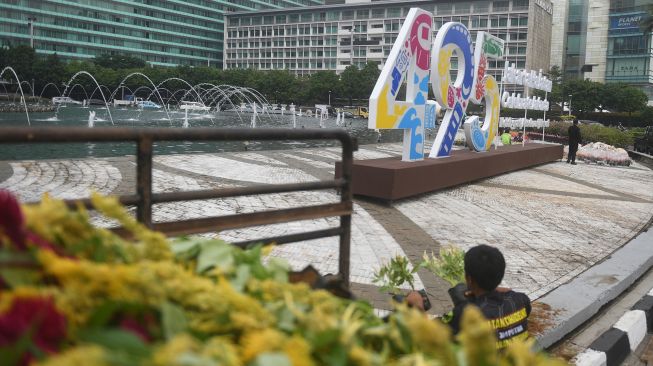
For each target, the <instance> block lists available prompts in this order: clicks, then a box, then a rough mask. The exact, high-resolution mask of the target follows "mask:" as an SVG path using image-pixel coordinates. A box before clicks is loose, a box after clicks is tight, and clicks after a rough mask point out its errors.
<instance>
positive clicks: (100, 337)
mask: <svg viewBox="0 0 653 366" xmlns="http://www.w3.org/2000/svg"><path fill="white" fill-rule="evenodd" d="M78 337H79V340H80V341H82V342H87V343H93V344H97V345H99V346H102V347H104V348H107V349H108V350H111V351H113V352H116V353H118V354H124V355H125V356H127V357H129V358H133V359H143V358H145V357H147V356H148V355H149V354H150V350H149V348H148V347H147V345H145V343H143V341H142V340H141V339H140V338H139V337H138V336H136V335H135V334H134V333H132V332H128V331H124V330H121V329H107V328H105V329H85V330H82V331H80V332H79V335H78Z"/></svg>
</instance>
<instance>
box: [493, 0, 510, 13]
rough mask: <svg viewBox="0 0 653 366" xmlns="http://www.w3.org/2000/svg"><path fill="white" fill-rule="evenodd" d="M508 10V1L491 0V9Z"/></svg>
mask: <svg viewBox="0 0 653 366" xmlns="http://www.w3.org/2000/svg"><path fill="white" fill-rule="evenodd" d="M508 10H510V2H509V1H493V2H492V11H508Z"/></svg>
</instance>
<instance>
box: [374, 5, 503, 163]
mask: <svg viewBox="0 0 653 366" xmlns="http://www.w3.org/2000/svg"><path fill="white" fill-rule="evenodd" d="M431 19H432V14H431V13H429V12H427V11H425V10H422V9H418V8H413V9H411V10H410V12H409V13H408V16H407V17H406V20H405V22H404V25H403V26H402V27H401V30H400V31H399V35H398V37H397V40H396V41H395V44H394V46H393V47H392V51H391V52H390V55H389V57H388V59H387V61H386V63H385V66H384V67H383V70H382V71H381V75H380V76H379V79H378V80H377V82H376V85H375V86H374V90H373V91H372V95H371V96H370V116H369V124H368V127H369V128H388V129H404V149H403V155H402V160H405V161H415V160H422V159H423V158H424V143H425V141H424V128H429V127H435V118H436V111H437V109H438V107H439V106H442V108H445V109H446V112H445V115H444V118H443V119H442V123H441V126H440V129H439V131H438V134H437V136H436V138H435V142H434V143H433V147H432V148H431V153H430V155H429V156H430V157H446V156H449V154H450V152H451V147H452V145H453V143H454V138H455V136H456V132H457V131H458V129H459V128H460V124H461V122H463V118H464V115H465V110H466V109H467V106H468V105H469V102H472V103H476V104H480V103H482V101H483V100H485V105H486V108H485V111H486V112H485V118H484V120H483V121H479V119H478V117H471V118H467V119H466V120H465V133H466V135H467V143H468V145H469V147H470V148H471V149H473V150H476V151H486V150H489V149H490V147H491V146H492V142H493V140H494V136H495V135H496V133H497V129H498V126H499V108H500V95H499V87H498V85H497V82H496V80H495V79H494V77H492V76H490V75H486V73H485V71H486V69H487V61H488V59H489V58H496V59H498V58H501V57H502V56H503V41H502V40H501V39H499V38H497V37H494V36H491V35H490V34H488V33H485V32H479V33H478V36H477V39H476V49H475V50H472V47H473V46H472V41H471V36H470V34H469V31H468V30H467V28H466V27H465V26H464V25H462V24H461V23H455V22H450V23H446V24H444V25H443V26H442V28H440V30H439V31H438V34H437V36H436V37H435V41H434V42H433V45H432V47H431V34H432V30H431V29H432V21H431ZM454 52H455V54H456V56H457V58H458V73H457V76H456V79H455V80H454V81H453V82H452V80H451V76H450V75H451V57H452V56H453V55H454ZM431 61H435V62H433V63H432V62H431ZM429 74H430V82H431V84H432V87H433V92H434V95H435V98H436V100H437V102H436V101H431V100H427V96H428V89H429ZM404 80H405V81H406V100H405V101H397V94H398V92H399V88H400V87H401V85H402V83H403V82H404Z"/></svg>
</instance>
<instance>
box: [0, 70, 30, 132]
mask: <svg viewBox="0 0 653 366" xmlns="http://www.w3.org/2000/svg"><path fill="white" fill-rule="evenodd" d="M6 71H11V72H12V73H13V74H14V77H15V78H16V82H17V83H18V89H20V95H21V96H22V98H23V106H24V107H25V115H26V116H27V125H28V126H31V125H32V123H31V122H30V121H29V112H27V102H26V101H25V94H24V93H23V87H22V86H21V84H22V83H21V82H20V79H18V75H16V71H14V69H13V68H11V67H10V66H7V67H5V68H4V69H2V72H0V79H2V75H4V73H5V72H6Z"/></svg>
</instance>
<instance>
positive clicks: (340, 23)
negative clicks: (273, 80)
mask: <svg viewBox="0 0 653 366" xmlns="http://www.w3.org/2000/svg"><path fill="white" fill-rule="evenodd" d="M333 2H335V1H329V0H327V2H326V4H328V5H322V6H313V7H310V8H294V9H285V10H283V11H281V10H263V11H257V12H249V11H248V12H234V13H228V14H227V16H226V19H227V26H226V32H225V68H257V69H262V70H271V69H287V70H290V71H292V72H295V73H297V74H299V75H306V74H311V73H313V72H316V71H320V70H335V71H336V72H342V71H343V70H344V69H345V68H346V67H347V66H349V65H357V66H362V65H364V64H366V63H367V62H368V61H372V62H375V63H377V64H379V66H382V65H383V63H384V62H385V59H386V58H387V57H388V55H389V54H390V50H391V49H392V46H393V44H394V42H395V39H396V37H397V35H398V33H399V29H400V28H401V25H402V22H403V20H404V18H405V17H406V15H407V14H408V11H409V10H410V8H411V7H419V8H422V9H424V10H427V11H429V12H432V13H433V15H434V16H433V20H434V27H433V29H434V34H435V33H436V32H437V30H438V28H439V27H440V26H442V24H444V23H446V22H450V21H455V22H461V23H463V24H464V25H465V26H467V27H468V28H469V29H470V31H471V33H472V40H475V37H476V32H477V31H481V30H482V31H487V32H489V33H491V34H493V35H495V36H497V37H499V38H501V39H504V40H505V41H506V47H505V60H507V61H509V62H511V63H514V64H516V66H517V67H519V68H528V69H535V70H537V69H543V70H548V69H549V58H550V55H551V52H550V44H551V22H552V16H553V8H552V4H551V1H550V0H502V1H451V0H448V1H437V0H428V1H369V0H368V1H351V2H347V3H341V4H332V3H333ZM452 66H454V67H455V65H452ZM489 66H490V68H489V70H488V71H489V73H490V74H492V75H493V76H495V77H497V79H498V80H500V75H501V70H502V68H503V62H502V61H490V65H489Z"/></svg>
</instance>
